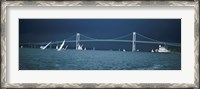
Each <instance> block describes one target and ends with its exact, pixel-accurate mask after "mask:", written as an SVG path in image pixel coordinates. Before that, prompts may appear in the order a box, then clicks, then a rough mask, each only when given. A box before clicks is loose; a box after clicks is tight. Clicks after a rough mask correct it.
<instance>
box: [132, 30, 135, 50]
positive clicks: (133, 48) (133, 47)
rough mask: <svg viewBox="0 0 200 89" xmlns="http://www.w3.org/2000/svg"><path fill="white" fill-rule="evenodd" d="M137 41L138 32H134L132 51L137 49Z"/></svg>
mask: <svg viewBox="0 0 200 89" xmlns="http://www.w3.org/2000/svg"><path fill="white" fill-rule="evenodd" d="M135 41H136V32H133V39H132V52H135V50H136V44H135Z"/></svg>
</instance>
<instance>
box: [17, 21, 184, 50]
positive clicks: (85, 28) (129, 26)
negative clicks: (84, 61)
mask: <svg viewBox="0 0 200 89" xmlns="http://www.w3.org/2000/svg"><path fill="white" fill-rule="evenodd" d="M132 32H136V33H139V34H142V35H144V36H147V37H150V38H152V39H156V40H160V41H164V42H174V43H181V19H19V41H20V43H26V42H48V41H61V40H64V39H67V38H69V37H71V36H73V35H76V33H80V34H83V35H86V36H89V37H92V38H97V39H106V38H107V39H109V38H116V37H119V36H123V35H127V34H130V33H132ZM73 39H74V40H75V37H74V38H73ZM81 39H85V38H84V37H82V38H81ZM124 39H126V40H131V39H132V36H129V37H126V38H124ZM137 40H146V41H149V40H147V39H144V38H142V37H139V36H137ZM82 44H84V46H85V47H87V48H92V47H95V48H96V49H123V48H125V49H127V50H131V47H132V46H131V45H132V44H131V43H118V42H87V43H82ZM69 46H71V48H73V47H75V43H73V44H70V43H69ZM136 46H137V49H141V50H150V49H152V48H155V47H157V46H158V45H149V44H136Z"/></svg>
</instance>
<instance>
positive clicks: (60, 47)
mask: <svg viewBox="0 0 200 89" xmlns="http://www.w3.org/2000/svg"><path fill="white" fill-rule="evenodd" d="M64 44H65V40H64V41H63V42H62V44H61V45H60V47H59V48H58V49H57V51H60V50H61V49H62V47H63V46H64Z"/></svg>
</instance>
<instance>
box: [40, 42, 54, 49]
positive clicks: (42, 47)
mask: <svg viewBox="0 0 200 89" xmlns="http://www.w3.org/2000/svg"><path fill="white" fill-rule="evenodd" d="M50 44H51V42H49V43H48V44H47V45H46V46H40V49H42V50H45V49H46V48H47V47H48V46H49V45H50Z"/></svg>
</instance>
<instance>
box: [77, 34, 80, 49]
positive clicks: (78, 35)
mask: <svg viewBox="0 0 200 89" xmlns="http://www.w3.org/2000/svg"><path fill="white" fill-rule="evenodd" d="M79 41H80V33H76V50H78V46H79Z"/></svg>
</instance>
